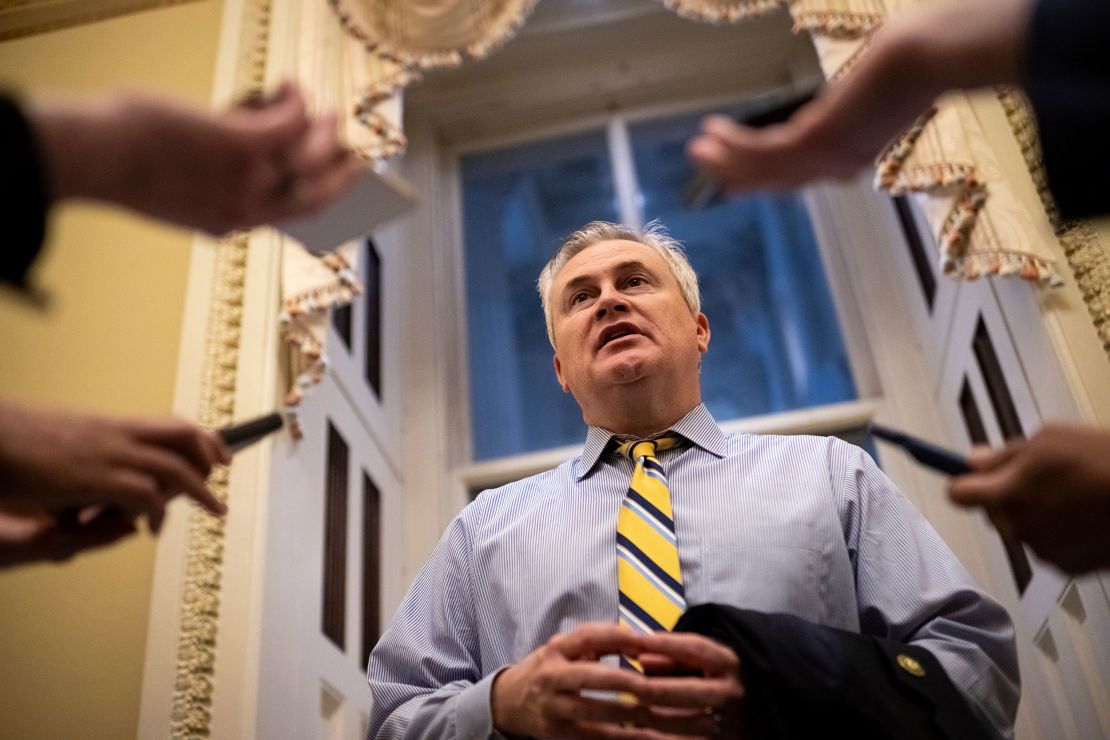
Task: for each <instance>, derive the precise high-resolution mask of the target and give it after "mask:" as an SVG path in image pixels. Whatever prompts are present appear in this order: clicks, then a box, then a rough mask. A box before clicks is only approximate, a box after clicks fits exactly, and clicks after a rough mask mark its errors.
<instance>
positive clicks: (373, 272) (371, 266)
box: [362, 239, 382, 398]
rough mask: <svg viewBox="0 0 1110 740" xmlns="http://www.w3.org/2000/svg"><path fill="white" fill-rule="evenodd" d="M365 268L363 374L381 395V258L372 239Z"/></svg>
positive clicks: (375, 391) (379, 396) (367, 247)
mask: <svg viewBox="0 0 1110 740" xmlns="http://www.w3.org/2000/svg"><path fill="white" fill-rule="evenodd" d="M363 256H364V257H365V260H366V268H365V270H364V274H365V275H366V277H365V278H364V280H363V288H364V290H365V292H364V293H363V295H362V301H363V305H364V306H365V308H366V314H365V316H366V365H365V367H364V370H363V375H364V376H365V378H366V382H367V383H369V384H370V388H371V390H373V391H374V395H375V396H377V397H378V398H381V397H382V258H381V256H379V255H378V248H377V247H376V246H375V245H374V240H373V239H367V240H366V248H365V250H363Z"/></svg>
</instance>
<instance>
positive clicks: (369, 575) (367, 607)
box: [362, 471, 382, 667]
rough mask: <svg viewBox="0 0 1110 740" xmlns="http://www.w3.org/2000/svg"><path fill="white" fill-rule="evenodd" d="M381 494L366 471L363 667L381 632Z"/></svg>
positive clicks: (364, 495) (363, 511)
mask: <svg viewBox="0 0 1110 740" xmlns="http://www.w3.org/2000/svg"><path fill="white" fill-rule="evenodd" d="M381 521H382V508H381V495H380V493H379V491H378V487H377V486H376V485H374V481H372V480H371V479H370V476H369V475H367V474H366V472H365V471H364V472H363V473H362V666H363V667H365V666H367V665H368V664H369V663H370V651H371V650H373V649H374V645H375V644H376V643H377V642H378V637H379V636H380V635H381V624H380V619H381V611H382V607H381V567H382V566H381V562H382V561H381V542H382V534H381V528H382V525H381Z"/></svg>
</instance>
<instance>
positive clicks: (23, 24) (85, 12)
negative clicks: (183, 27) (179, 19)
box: [0, 0, 197, 41]
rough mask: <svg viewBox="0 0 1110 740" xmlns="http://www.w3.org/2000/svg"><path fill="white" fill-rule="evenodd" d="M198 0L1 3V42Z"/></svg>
mask: <svg viewBox="0 0 1110 740" xmlns="http://www.w3.org/2000/svg"><path fill="white" fill-rule="evenodd" d="M191 2H197V0H0V41H6V40H8V39H15V38H21V37H24V36H34V35H36V34H40V33H48V32H50V31H57V30H60V29H63V28H70V27H71V26H79V25H82V24H84V23H95V22H96V21H103V20H108V19H109V18H116V17H118V16H121V15H128V14H130V13H138V12H140V11H143V10H152V9H154V8H165V7H169V6H171V5H184V4H186V3H191Z"/></svg>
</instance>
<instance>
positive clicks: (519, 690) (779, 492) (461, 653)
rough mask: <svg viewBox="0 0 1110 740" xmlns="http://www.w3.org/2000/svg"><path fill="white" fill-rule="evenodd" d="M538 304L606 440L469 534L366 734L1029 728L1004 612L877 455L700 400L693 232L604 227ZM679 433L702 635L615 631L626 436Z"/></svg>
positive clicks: (407, 623) (674, 475) (415, 609)
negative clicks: (630, 666)
mask: <svg viewBox="0 0 1110 740" xmlns="http://www.w3.org/2000/svg"><path fill="white" fill-rule="evenodd" d="M539 290H540V296H541V298H542V301H543V306H544V311H545V314H546V316H547V326H548V332H549V336H550V339H551V343H552V345H553V347H554V348H555V357H554V365H555V374H556V376H557V378H558V380H559V383H560V384H561V385H562V387H563V389H564V390H565V391H566V392H568V393H571V394H573V395H574V398H575V400H576V401H577V402H578V404H579V405H580V406H581V408H582V414H583V420H584V421H585V423H586V425H587V426H588V427H589V431H588V433H587V437H586V444H585V448H584V450H583V451H582V454H581V455H579V456H577V457H574V458H573V459H571V460H568V461H567V462H566V463H564V464H562V465H560V466H559V467H557V468H555V469H554V470H551V471H548V472H546V473H542V474H540V475H536V476H532V477H530V478H526V479H524V480H521V481H518V482H515V483H511V484H509V485H507V486H504V487H502V488H499V489H495V490H490V491H485V492H483V493H482V494H481V495H480V496H479V497H478V498H477V499H476V500H475V501H474V502H473V503H472V504H470V505H469V506H467V507H466V508H465V509H464V510H463V511H462V512H461V513H460V514H459V515H458V516H457V517H456V518H455V520H454V521H453V522H452V523H451V525H450V526H449V527H448V529H447V532H446V533H445V534H444V535H443V538H442V540H441V541H440V543H439V544H438V546H437V547H436V548H435V550H434V551H433V553H432V555H431V557H430V559H429V561H428V563H427V564H426V565H425V567H424V569H423V570H422V571H421V573H420V574H419V575H418V576H417V578H416V580H415V582H414V583H413V585H412V587H411V589H410V591H409V593H408V595H407V596H406V597H405V600H404V601H403V602H402V604H401V606H400V608H399V609H398V611H397V613H396V615H395V616H394V619H393V621H392V623H391V624H390V626H389V627H388V629H387V630H386V632H385V634H384V635H383V636H382V639H381V641H380V642H379V643H378V645H377V647H376V648H375V649H374V651H373V653H372V655H371V657H370V665H369V669H368V680H369V683H370V686H371V689H372V691H373V696H374V708H373V714H372V716H371V720H370V730H369V737H370V738H437V739H441V738H485V737H490V736H498V733H499V734H500V735H501V736H508V737H599V738H655V739H659V738H670V737H678V736H702V737H704V736H730V737H737V736H739V735H740V734H741V733H742V732H743V731H744V730H745V729H746V730H748V731H749V732H752V734H755V731H754V730H753V728H755V729H758V730H762V732H760V733H759V735H760V736H761V737H770V736H790V735H791V734H793V733H794V732H796V731H797V728H799V727H802V725H800V724H798V722H797V721H796V719H795V718H802V719H805V720H806V721H809V722H814V723H821V726H822V727H824V728H825V729H826V731H827V730H832V731H833V732H834V734H836V730H837V729H838V728H837V727H836V724H837V723H839V722H847V723H850V724H851V725H852V729H853V731H854V733H855V734H854V736H855V737H881V736H884V735H885V734H888V733H889V732H890V731H891V730H890V729H889V728H890V727H891V725H883V724H882V721H885V720H882V721H880V720H876V719H875V717H877V716H879V715H884V714H887V715H890V716H891V717H894V719H893V720H892V721H894V722H896V723H904V722H906V718H907V717H910V716H911V715H912V716H913V717H915V718H917V717H920V721H921V722H922V723H923V725H922V726H920V727H917V728H916V729H915V728H913V727H906V728H903V727H901V726H900V725H898V724H895V725H894V726H897V727H899V729H898V734H899V736H900V737H942V736H945V735H948V736H954V735H956V734H960V732H961V731H945V730H944V729H943V726H944V722H943V721H942V718H943V717H949V718H951V717H954V716H956V715H960V716H964V715H966V716H967V717H972V718H974V719H973V723H972V727H973V731H971V732H968V731H966V730H965V731H962V732H963V736H964V737H971V736H983V737H992V736H997V735H1003V736H1008V735H1009V734H1010V733H1011V731H1012V724H1013V719H1014V714H1015V711H1016V707H1017V700H1018V676H1017V659H1016V651H1015V647H1014V634H1013V628H1012V625H1011V622H1010V620H1009V618H1008V616H1007V615H1006V613H1005V612H1004V610H1003V609H1002V608H1001V607H1000V606H999V605H998V604H996V603H995V602H994V601H992V600H991V599H990V598H989V597H987V596H986V595H985V594H983V593H982V592H981V591H980V590H979V589H978V588H977V587H976V586H975V584H974V583H973V582H972V580H971V578H970V577H969V576H968V574H967V572H966V571H965V570H964V568H963V567H962V566H961V565H960V563H959V562H958V561H957V559H956V558H955V556H954V555H953V554H952V552H951V551H950V550H949V549H948V547H947V546H946V545H945V544H944V542H943V541H942V540H941V539H940V537H939V536H938V535H937V533H936V532H935V531H934V530H933V528H932V527H931V526H930V525H929V524H928V522H926V521H925V519H924V518H923V517H922V516H921V515H920V514H919V513H918V512H917V511H916V510H915V509H914V508H913V507H912V506H911V505H910V504H909V503H908V502H907V501H906V500H905V499H904V498H903V497H902V495H901V494H900V493H899V492H898V491H897V489H895V487H894V486H893V484H892V483H891V482H890V481H889V480H888V479H887V478H886V477H885V476H884V475H883V473H882V472H881V471H880V470H879V469H878V468H877V467H876V465H875V464H874V462H873V461H872V460H871V459H870V458H869V457H868V456H867V455H866V454H865V453H864V452H862V451H861V450H860V449H859V448H857V447H854V446H852V445H849V444H847V443H845V442H843V441H840V440H838V439H836V438H825V437H803V436H760V435H750V434H732V435H726V434H724V433H723V432H722V431H721V429H720V427H719V426H718V425H717V423H716V422H715V421H714V420H713V418H712V416H710V414H709V412H708V411H707V410H706V408H705V406H704V405H702V403H701V390H700V383H699V365H700V358H701V354H702V353H703V352H705V351H707V349H708V347H709V339H710V330H709V320H708V319H707V318H706V316H705V315H704V314H703V313H701V311H700V297H699V293H698V287H697V277H696V276H695V274H694V273H693V270H692V269H691V267H690V265H689V263H688V262H687V261H686V258H685V255H684V254H683V253H682V251H681V248H680V247H679V246H678V245H677V244H676V243H675V242H673V240H671V239H670V238H669V237H668V236H667V235H666V234H665V233H664V232H663V231H662V230H661V229H658V228H653V227H649V228H648V229H647V230H645V231H643V232H637V231H633V230H630V229H627V228H625V227H621V226H617V225H614V224H607V223H602V222H595V223H592V224H589V225H587V226H586V227H584V228H583V229H581V230H579V231H578V232H576V233H574V234H572V235H571V236H570V237H569V238H568V239H567V241H566V242H565V243H564V244H563V246H562V247H561V248H560V250H559V251H558V253H557V254H556V255H555V257H554V258H553V259H552V260H551V262H550V263H549V264H548V265H547V267H546V268H545V269H544V271H543V273H542V274H541V276H540V280H539ZM738 381H741V382H742V370H740V371H738ZM668 432H669V433H671V434H673V435H677V437H678V439H679V440H680V441H679V442H678V443H677V444H676V445H675V446H673V447H669V448H668V447H666V446H664V445H660V448H659V451H658V452H657V453H656V457H657V459H658V463H659V465H660V466H661V468H660V470H661V471H664V472H665V476H664V475H663V472H659V474H658V476H657V477H658V478H659V479H660V480H664V479H665V485H666V486H667V487H668V488H669V492H670V493H669V495H670V504H671V506H672V507H673V512H672V517H673V533H674V540H675V542H676V544H677V550H678V558H679V560H680V563H681V581H682V587H683V589H684V594H682V598H683V599H684V602H685V604H686V605H689V606H690V607H691V608H690V609H689V610H688V611H687V612H686V614H685V616H683V617H682V619H681V620H679V624H678V626H677V628H676V629H678V630H688V631H685V632H679V631H676V632H663V633H654V634H642V633H637V632H636V631H635V630H633V629H627V628H626V627H624V626H618V625H617V621H618V615H620V616H621V620H622V621H624V622H628V621H629V619H628V618H627V609H626V604H625V601H624V597H623V593H622V595H621V599H620V601H618V552H617V526H618V525H617V521H618V512H620V511H622V506H625V505H626V504H625V499H626V494H628V492H629V487H630V484H629V481H630V479H631V477H632V474H633V469H634V462H633V460H632V459H630V457H629V456H627V455H623V454H618V453H617V452H615V448H616V447H617V446H618V444H619V443H620V442H622V441H625V440H627V439H634V440H641V439H652V438H656V437H658V436H660V435H661V434H663V433H668ZM639 464H640V465H643V464H644V463H643V460H642V459H641V460H640V463H639ZM653 475H654V473H653ZM620 557H621V558H626V555H625V554H624V553H623V552H622V554H621V555H620ZM625 564H626V563H625V562H622V568H623V567H624V565H625ZM622 572H623V571H622ZM621 577H622V578H623V577H624V576H621ZM623 590H624V586H623V585H622V586H621V591H622V592H623ZM709 604H712V605H714V606H706V605H709ZM699 605H700V606H699ZM697 632H702V633H704V634H696V633H697ZM705 635H712V638H710V637H707V636H705ZM860 641H863V642H864V643H866V644H862V643H861V642H860ZM876 648H877V649H876ZM618 655H620V656H624V657H626V658H631V659H638V662H639V664H640V666H641V668H642V669H643V673H639V672H637V671H635V670H627V669H622V668H620V667H618V666H617V663H616V659H615V658H613V657H606V656H618ZM897 666H901V671H900V670H899V668H898V667H897ZM797 671H800V673H799V672H797ZM790 681H795V682H799V683H800V684H802V688H801V689H798V690H793V689H789V688H788V687H787V684H789V683H790ZM915 682H916V683H915ZM930 682H935V683H930ZM926 684H929V685H932V686H938V687H939V689H938V692H937V693H930V692H926V693H927V694H928V696H926V695H925V694H922V693H918V694H917V695H916V696H915V697H914V698H910V699H906V698H905V695H906V693H907V692H909V693H911V694H913V693H914V692H919V688H918V686H925V685H926ZM772 685H774V690H773V691H772V690H771V689H772ZM907 686H908V687H909V688H906V687H907ZM930 691H931V690H930ZM599 692H601V693H599ZM604 692H609V693H608V694H605V693H604ZM613 692H616V694H617V695H618V697H619V698H620V700H617V701H614V700H612V697H613ZM784 696H785V699H784V698H783V697H784ZM845 697H847V698H848V699H850V701H844V700H843V699H844V698H845ZM783 702H786V703H783ZM848 706H853V707H855V710H856V711H855V714H854V715H853V714H851V713H848V712H847V710H846V709H845V707H848ZM783 707H788V708H787V709H783ZM791 707H792V708H793V710H792V711H791V710H790V709H789V708H791ZM922 707H924V709H922ZM888 709H889V710H890V711H887V710H888ZM934 716H935V718H936V722H937V724H936V725H934V724H933V718H934ZM739 718H743V722H742V721H741V720H740V719H739ZM745 723H746V724H745ZM868 723H871V724H868ZM875 723H878V724H875ZM957 724H958V723H957ZM865 725H866V726H875V727H883V728H886V729H878V730H874V731H868V732H860V731H859V728H860V727H863V726H865ZM952 726H953V725H952V724H949V725H948V727H952ZM963 727H964V728H966V727H968V725H967V724H966V723H965V724H964V725H963ZM775 728H778V730H779V731H778V732H776V731H775ZM938 728H941V729H938ZM839 729H845V730H846V729H848V728H839ZM798 736H800V735H798Z"/></svg>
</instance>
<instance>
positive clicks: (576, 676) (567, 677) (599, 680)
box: [552, 663, 644, 694]
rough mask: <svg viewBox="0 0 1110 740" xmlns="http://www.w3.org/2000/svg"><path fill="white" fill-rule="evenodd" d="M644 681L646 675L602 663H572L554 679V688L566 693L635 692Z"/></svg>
mask: <svg viewBox="0 0 1110 740" xmlns="http://www.w3.org/2000/svg"><path fill="white" fill-rule="evenodd" d="M643 683H644V677H643V676H641V675H640V674H639V673H636V672H635V671H628V670H624V669H622V668H617V667H615V666H608V665H604V664H602V663H572V664H570V665H566V666H564V667H563V668H562V669H561V670H560V671H559V672H558V674H556V675H555V676H554V678H553V679H552V688H553V689H554V690H555V691H559V692H562V693H565V694H577V693H579V692H580V691H583V690H586V691H616V692H621V693H635V692H636V691H638V690H639V689H640V688H641V687H642V686H643Z"/></svg>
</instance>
